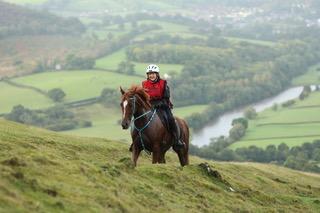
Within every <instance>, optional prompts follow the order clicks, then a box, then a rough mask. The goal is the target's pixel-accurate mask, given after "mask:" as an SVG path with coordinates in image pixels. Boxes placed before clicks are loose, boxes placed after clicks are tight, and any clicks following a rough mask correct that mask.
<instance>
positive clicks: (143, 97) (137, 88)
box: [122, 85, 151, 107]
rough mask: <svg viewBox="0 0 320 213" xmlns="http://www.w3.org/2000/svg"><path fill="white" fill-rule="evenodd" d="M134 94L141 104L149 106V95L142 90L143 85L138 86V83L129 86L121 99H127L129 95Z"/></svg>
mask: <svg viewBox="0 0 320 213" xmlns="http://www.w3.org/2000/svg"><path fill="white" fill-rule="evenodd" d="M134 95H138V97H139V98H140V99H141V100H142V101H143V104H144V105H146V106H148V107H151V104H150V96H149V95H148V93H146V91H145V90H144V88H143V87H141V86H138V85H133V86H131V88H129V89H128V90H127V91H126V92H125V93H124V94H123V96H122V99H127V98H129V97H132V96H134Z"/></svg>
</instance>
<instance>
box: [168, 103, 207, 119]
mask: <svg viewBox="0 0 320 213" xmlns="http://www.w3.org/2000/svg"><path fill="white" fill-rule="evenodd" d="M207 107H208V105H192V106H187V107H177V108H173V110H172V113H173V114H175V115H176V116H178V117H181V118H186V117H188V116H190V115H192V114H193V113H202V112H203V111H205V110H206V109H207Z"/></svg>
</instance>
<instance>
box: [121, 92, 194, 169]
mask: <svg viewBox="0 0 320 213" xmlns="http://www.w3.org/2000/svg"><path fill="white" fill-rule="evenodd" d="M120 91H121V93H122V98H121V104H120V105H121V109H122V122H121V125H122V128H123V129H128V128H129V126H130V124H131V128H132V129H131V138H132V161H133V163H134V165H135V166H136V165H137V160H138V157H139V154H140V152H141V151H142V150H145V151H146V152H149V153H150V152H152V163H165V162H166V161H165V153H166V152H167V151H168V150H169V149H170V147H172V145H173V140H174V138H173V136H172V134H171V133H170V132H168V130H167V129H166V128H165V126H164V125H163V124H162V122H161V120H160V118H159V117H158V115H157V113H156V109H153V108H152V107H151V104H150V102H149V95H148V94H147V93H146V92H145V90H144V89H143V88H142V87H140V86H132V87H131V88H130V89H129V90H128V91H127V92H125V91H124V90H123V89H122V88H121V87H120ZM176 120H177V123H178V125H179V128H180V139H181V141H183V142H184V143H185V146H184V148H182V149H175V148H173V149H174V151H175V152H176V153H177V154H178V157H179V161H180V164H181V166H185V165H188V164H189V156H188V150H189V127H188V125H187V123H186V122H185V121H184V120H183V119H180V118H176Z"/></svg>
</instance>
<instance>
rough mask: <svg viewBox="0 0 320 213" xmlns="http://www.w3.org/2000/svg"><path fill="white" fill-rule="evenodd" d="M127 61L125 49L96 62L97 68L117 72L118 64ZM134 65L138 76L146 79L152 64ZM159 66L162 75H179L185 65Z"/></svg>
mask: <svg viewBox="0 0 320 213" xmlns="http://www.w3.org/2000/svg"><path fill="white" fill-rule="evenodd" d="M125 60H126V53H125V49H121V50H119V51H117V52H115V53H113V54H111V55H108V56H105V57H103V58H100V59H98V60H97V61H96V65H95V68H97V69H105V70H111V71H116V70H117V69H118V64H119V63H120V62H121V61H125ZM133 63H134V64H135V68H134V69H135V72H136V74H138V75H140V76H143V77H144V76H145V70H146V68H147V66H148V65H149V64H150V63H152V62H150V63H138V62H133ZM158 66H159V67H160V72H161V73H162V74H164V73H169V74H170V73H176V74H179V73H181V71H182V69H183V65H178V64H158Z"/></svg>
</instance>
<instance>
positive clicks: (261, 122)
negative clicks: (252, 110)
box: [230, 92, 320, 149]
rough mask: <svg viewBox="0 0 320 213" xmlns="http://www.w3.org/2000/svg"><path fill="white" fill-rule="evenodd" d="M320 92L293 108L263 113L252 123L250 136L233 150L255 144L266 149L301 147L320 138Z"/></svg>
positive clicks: (250, 123) (250, 124)
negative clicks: (275, 146)
mask: <svg viewBox="0 0 320 213" xmlns="http://www.w3.org/2000/svg"><path fill="white" fill-rule="evenodd" d="M319 129H320V93H319V92H313V93H312V94H311V95H310V96H309V97H308V98H306V99H305V100H303V101H299V100H297V102H296V104H294V105H293V106H291V107H289V108H279V109H278V110H277V111H272V110H271V109H268V110H265V111H263V112H261V113H259V115H258V117H257V118H256V119H255V120H252V121H249V128H248V129H247V131H246V135H245V136H244V137H243V138H242V139H241V140H240V141H239V142H236V143H234V144H232V145H231V146H230V148H233V149H234V148H238V147H247V146H250V145H255V146H258V147H266V146H268V145H270V144H274V145H278V144H280V143H282V142H284V143H286V144H287V145H288V146H290V147H292V146H297V145H301V144H303V143H305V142H311V141H313V140H314V139H319V138H320V132H319Z"/></svg>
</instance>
